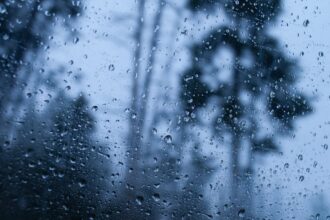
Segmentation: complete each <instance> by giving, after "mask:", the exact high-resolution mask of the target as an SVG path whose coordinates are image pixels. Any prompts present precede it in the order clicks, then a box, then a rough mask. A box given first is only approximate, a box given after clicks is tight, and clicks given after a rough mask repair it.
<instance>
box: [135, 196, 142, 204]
mask: <svg viewBox="0 0 330 220" xmlns="http://www.w3.org/2000/svg"><path fill="white" fill-rule="evenodd" d="M135 201H136V203H137V204H138V205H142V203H143V201H144V198H143V196H137V197H136V199H135Z"/></svg>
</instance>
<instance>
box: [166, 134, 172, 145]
mask: <svg viewBox="0 0 330 220" xmlns="http://www.w3.org/2000/svg"><path fill="white" fill-rule="evenodd" d="M164 141H165V143H166V144H171V143H172V136H171V135H169V134H168V135H166V136H165V137H164Z"/></svg>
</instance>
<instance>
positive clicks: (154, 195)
mask: <svg viewBox="0 0 330 220" xmlns="http://www.w3.org/2000/svg"><path fill="white" fill-rule="evenodd" d="M152 199H153V200H155V202H159V200H160V195H159V194H158V193H155V194H153V195H152Z"/></svg>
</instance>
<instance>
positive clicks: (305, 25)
mask: <svg viewBox="0 0 330 220" xmlns="http://www.w3.org/2000/svg"><path fill="white" fill-rule="evenodd" d="M303 25H304V27H307V26H308V25H309V20H308V19H306V20H305V21H304V23H303Z"/></svg>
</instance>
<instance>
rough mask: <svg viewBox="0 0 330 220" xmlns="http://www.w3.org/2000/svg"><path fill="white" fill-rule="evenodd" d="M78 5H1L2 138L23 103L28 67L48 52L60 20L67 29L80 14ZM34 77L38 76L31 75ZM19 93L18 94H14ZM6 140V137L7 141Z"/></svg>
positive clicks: (42, 1) (38, 0) (7, 1)
mask: <svg viewBox="0 0 330 220" xmlns="http://www.w3.org/2000/svg"><path fill="white" fill-rule="evenodd" d="M80 2H81V1H78V0H74V1H66V0H59V1H52V0H32V1H25V0H16V1H12V0H1V1H0V8H1V11H0V53H1V56H0V67H1V74H0V124H1V128H0V129H1V133H2V136H5V135H8V134H7V133H6V131H7V127H8V126H7V125H8V124H10V123H11V122H10V120H11V116H12V114H15V110H14V108H15V106H17V105H19V104H20V103H21V102H22V93H23V90H24V88H25V87H26V85H27V82H28V79H29V78H30V77H31V72H33V71H26V73H25V74H20V73H19V72H20V71H24V70H26V69H27V68H28V67H31V66H32V65H33V64H32V62H35V60H34V59H35V57H36V54H37V53H38V52H39V51H40V49H44V50H47V49H48V47H47V41H48V40H49V39H50V38H51V32H52V28H53V27H54V26H55V25H56V24H57V23H58V22H59V21H60V18H63V20H62V22H63V24H64V25H66V26H69V25H71V22H72V21H73V19H75V18H76V17H77V16H78V15H79V13H80V11H81V8H80V7H81V4H80ZM33 76H34V77H37V74H34V75H33ZM17 90H18V91H17ZM6 138H8V137H6Z"/></svg>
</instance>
